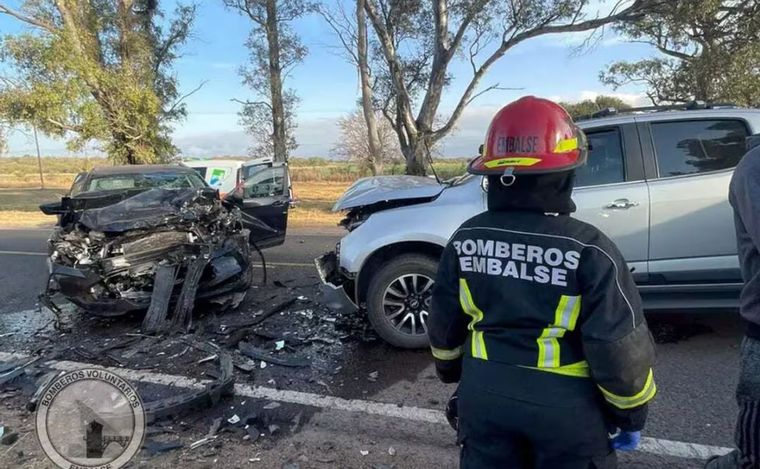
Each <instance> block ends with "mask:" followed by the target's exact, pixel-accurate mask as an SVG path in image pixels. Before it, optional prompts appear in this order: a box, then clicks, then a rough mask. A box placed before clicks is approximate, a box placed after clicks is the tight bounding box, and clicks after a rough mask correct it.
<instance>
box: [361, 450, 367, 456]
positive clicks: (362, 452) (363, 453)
mask: <svg viewBox="0 0 760 469" xmlns="http://www.w3.org/2000/svg"><path fill="white" fill-rule="evenodd" d="M359 453H361V455H362V456H367V455H368V454H369V451H367V450H364V449H363V450H361V451H359Z"/></svg>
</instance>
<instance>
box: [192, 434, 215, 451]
mask: <svg viewBox="0 0 760 469" xmlns="http://www.w3.org/2000/svg"><path fill="white" fill-rule="evenodd" d="M216 438H217V437H216V435H214V436H207V437H204V438H201V439H200V440H197V441H194V442H192V443H190V449H197V448H200V447H201V446H205V445H207V444H209V443H211V442H212V441H214V440H216Z"/></svg>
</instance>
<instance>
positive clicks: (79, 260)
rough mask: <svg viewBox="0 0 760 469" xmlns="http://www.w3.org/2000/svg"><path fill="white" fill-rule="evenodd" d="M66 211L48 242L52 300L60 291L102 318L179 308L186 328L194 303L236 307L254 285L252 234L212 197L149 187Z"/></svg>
mask: <svg viewBox="0 0 760 469" xmlns="http://www.w3.org/2000/svg"><path fill="white" fill-rule="evenodd" d="M109 202H111V203H109ZM113 202H115V203H113ZM62 205H63V206H64V208H65V209H67V211H66V213H64V214H63V215H61V221H60V226H59V227H58V228H57V229H56V230H55V231H54V233H53V234H52V236H51V238H50V239H49V241H48V243H49V249H50V263H51V269H50V271H51V282H50V284H49V291H48V294H47V295H45V296H47V297H48V298H49V297H50V293H54V292H56V291H60V293H61V294H63V295H64V296H65V297H66V298H67V299H69V300H70V301H72V302H73V303H75V304H77V305H78V306H80V307H82V308H84V309H85V310H87V311H89V312H91V313H93V314H98V315H104V316H113V315H119V314H123V313H125V312H128V311H132V310H138V309H145V308H148V309H149V316H150V314H151V313H152V314H154V315H156V314H158V315H159V316H163V318H166V316H167V310H168V307H169V304H170V303H175V310H174V314H173V316H172V318H173V322H175V323H177V324H183V325H187V324H188V323H189V316H190V312H191V310H192V307H193V304H194V301H195V300H196V299H203V298H208V299H212V298H213V299H214V301H217V302H228V303H232V305H233V306H236V305H237V303H239V302H240V301H241V300H242V298H243V297H244V295H245V291H246V290H247V289H248V286H249V285H250V282H251V278H252V266H251V262H250V246H249V244H248V238H249V232H248V230H247V229H244V228H243V226H242V223H241V219H240V213H239V211H238V210H237V209H231V210H229V209H227V208H225V207H223V206H222V204H221V202H220V201H219V200H218V197H217V196H216V193H215V192H214V191H211V190H203V189H202V190H196V189H182V190H168V189H151V190H147V191H143V192H140V193H137V194H126V195H124V196H123V197H122V200H119V201H113V200H111V199H108V198H106V197H92V198H75V199H69V198H64V200H63V201H62ZM159 284H160V285H159ZM50 288H52V292H51V291H50ZM147 320H148V317H146V321H147ZM158 322H160V321H158Z"/></svg>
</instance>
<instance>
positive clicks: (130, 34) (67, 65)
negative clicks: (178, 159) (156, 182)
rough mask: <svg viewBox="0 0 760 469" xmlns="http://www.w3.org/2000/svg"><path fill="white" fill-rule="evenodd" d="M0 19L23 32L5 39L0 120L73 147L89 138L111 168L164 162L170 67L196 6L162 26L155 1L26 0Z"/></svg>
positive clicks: (176, 108)
mask: <svg viewBox="0 0 760 469" xmlns="http://www.w3.org/2000/svg"><path fill="white" fill-rule="evenodd" d="M0 13H6V14H12V16H14V17H16V18H17V19H19V20H20V21H23V22H25V23H27V25H28V26H32V28H31V30H30V32H23V33H19V34H16V35H6V36H4V37H3V38H2V40H1V41H2V42H0V61H2V62H3V63H5V64H6V66H7V69H8V70H10V72H9V75H7V76H0V119H5V120H7V121H8V122H10V123H12V124H22V125H35V126H37V128H39V129H40V131H42V132H44V133H46V134H48V135H52V136H57V137H61V138H65V139H67V145H68V147H69V148H70V149H72V150H80V149H82V148H84V145H85V144H86V143H87V142H89V141H93V140H95V141H97V142H99V143H100V144H101V145H102V148H103V150H104V151H105V152H106V153H107V154H108V155H109V157H110V158H111V159H112V160H113V161H114V162H117V163H129V164H134V163H158V162H165V161H169V160H170V159H171V158H172V157H174V155H175V154H176V152H177V150H176V148H175V147H174V145H172V143H171V139H170V130H171V129H170V124H171V123H172V122H173V121H176V120H177V119H180V118H182V117H184V115H185V109H184V106H183V104H182V102H181V101H182V100H181V98H179V97H178V91H177V82H176V78H175V77H174V76H173V73H172V70H171V66H172V63H173V61H174V60H175V59H176V58H177V57H178V48H179V46H180V45H182V44H183V43H184V42H185V41H186V39H187V37H188V35H189V32H190V26H191V24H192V21H193V18H194V15H195V9H194V7H184V6H180V7H178V8H177V11H176V14H175V19H174V20H173V21H169V22H168V24H169V26H168V28H164V27H162V26H161V24H162V23H165V21H164V19H163V18H162V17H161V16H162V13H161V12H160V11H159V10H157V2H156V1H155V0H134V1H113V0H112V1H105V0H101V1H92V2H80V1H55V2H54V1H52V0H27V1H26V2H24V3H23V6H22V9H21V11H20V12H15V11H12V10H10V9H9V8H8V7H5V6H4V5H3V4H2V3H1V2H0Z"/></svg>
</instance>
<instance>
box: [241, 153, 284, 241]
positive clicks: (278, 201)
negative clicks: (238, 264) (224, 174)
mask: <svg viewBox="0 0 760 469" xmlns="http://www.w3.org/2000/svg"><path fill="white" fill-rule="evenodd" d="M240 175H241V178H242V181H241V183H240V185H239V187H238V188H237V189H236V190H235V191H234V192H233V193H232V194H231V196H230V197H231V198H232V199H233V200H235V199H236V200H237V201H236V203H237V205H238V206H239V207H240V208H241V210H242V212H243V223H244V224H245V226H246V228H248V229H249V230H251V241H252V242H254V243H256V245H257V246H258V247H260V248H263V247H271V246H277V245H280V244H282V243H284V242H285V233H286V231H287V227H288V210H289V208H290V175H289V173H288V166H287V164H285V163H265V164H254V165H244V166H243V167H242V168H241V172H240Z"/></svg>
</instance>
